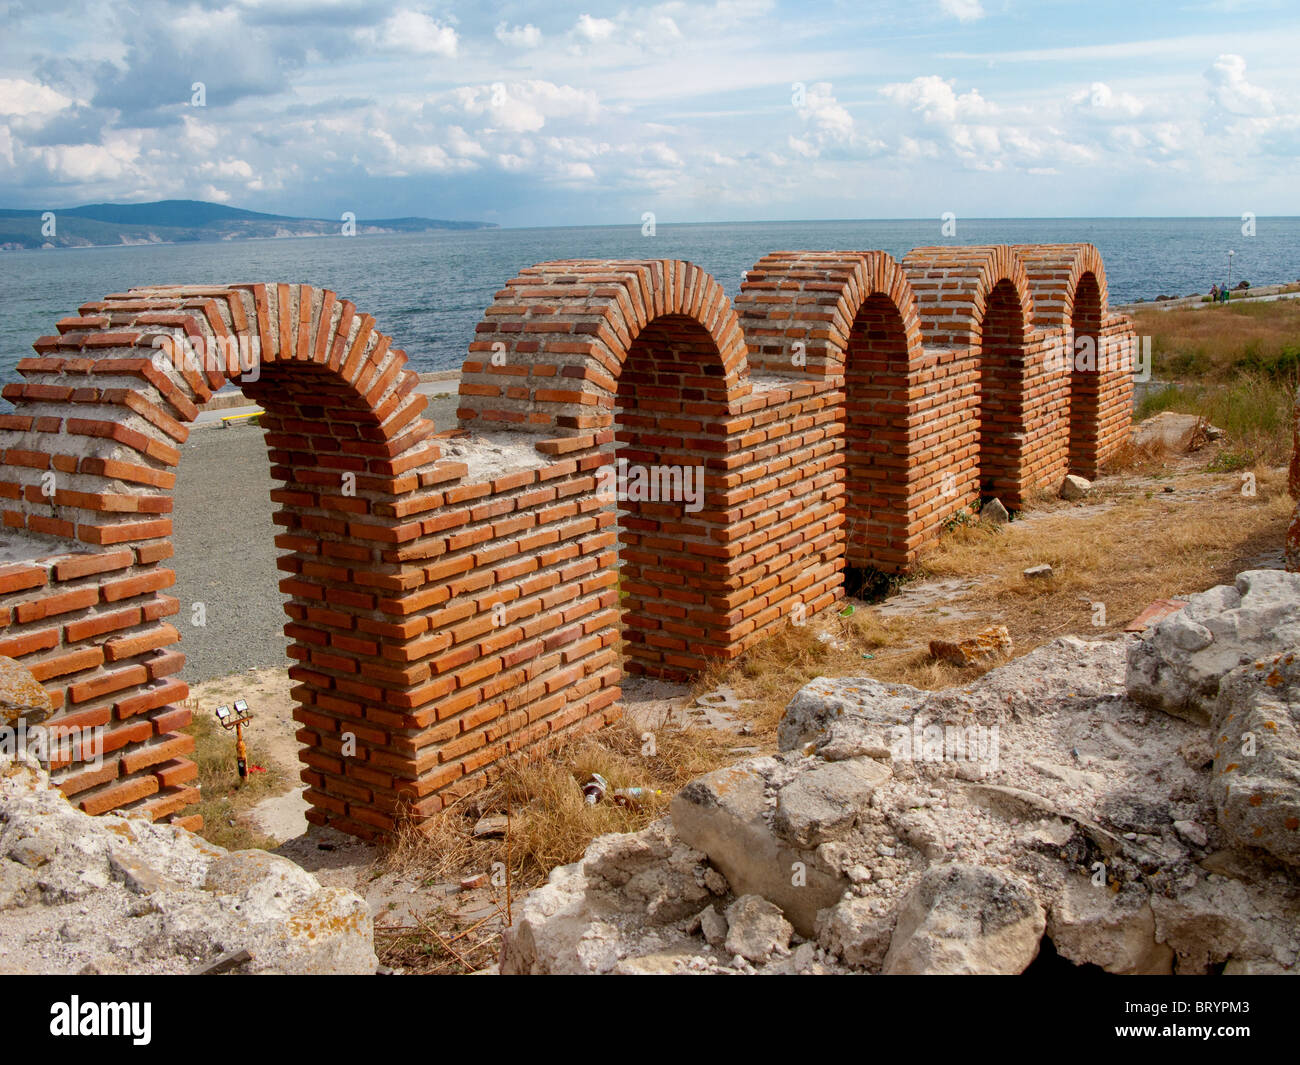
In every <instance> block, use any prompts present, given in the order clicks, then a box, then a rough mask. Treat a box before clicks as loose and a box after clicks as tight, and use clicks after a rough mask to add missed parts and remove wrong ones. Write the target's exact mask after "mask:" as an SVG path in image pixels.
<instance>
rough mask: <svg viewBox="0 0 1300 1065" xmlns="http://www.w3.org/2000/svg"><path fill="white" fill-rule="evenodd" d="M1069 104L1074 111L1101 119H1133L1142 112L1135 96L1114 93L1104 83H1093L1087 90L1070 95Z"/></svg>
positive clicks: (1140, 103) (1141, 105) (1141, 107)
mask: <svg viewBox="0 0 1300 1065" xmlns="http://www.w3.org/2000/svg"><path fill="white" fill-rule="evenodd" d="M1070 103H1071V104H1073V105H1074V108H1075V110H1078V111H1083V112H1086V113H1091V114H1094V115H1097V116H1098V117H1101V118H1135V117H1137V116H1138V115H1140V114H1141V113H1142V110H1143V104H1142V101H1141V100H1139V99H1138V98H1137V97H1136V96H1134V95H1132V94H1131V93H1126V92H1115V90H1113V89H1112V88H1111V87H1110V86H1109V85H1107V84H1106V83H1105V82H1104V81H1094V82H1093V83H1092V85H1091V86H1090V87H1088V88H1087V89H1080V90H1079V91H1078V92H1075V93H1072V94H1071V96H1070Z"/></svg>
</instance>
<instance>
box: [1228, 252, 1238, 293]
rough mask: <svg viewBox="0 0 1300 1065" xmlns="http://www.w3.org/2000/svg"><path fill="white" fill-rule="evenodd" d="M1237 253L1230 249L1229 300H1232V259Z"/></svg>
mask: <svg viewBox="0 0 1300 1065" xmlns="http://www.w3.org/2000/svg"><path fill="white" fill-rule="evenodd" d="M1236 254H1237V253H1236V252H1235V251H1233V250H1232V249H1231V248H1229V249H1228V299H1232V257H1233V256H1234V255H1236Z"/></svg>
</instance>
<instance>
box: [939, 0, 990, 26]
mask: <svg viewBox="0 0 1300 1065" xmlns="http://www.w3.org/2000/svg"><path fill="white" fill-rule="evenodd" d="M939 6H940V7H941V8H943V11H944V14H946V15H951V16H952V17H953V18H955V19H957V20H958V21H959V22H974V21H975V20H976V19H981V18H983V17H984V8H983V7H982V6H981V4H980V0H939Z"/></svg>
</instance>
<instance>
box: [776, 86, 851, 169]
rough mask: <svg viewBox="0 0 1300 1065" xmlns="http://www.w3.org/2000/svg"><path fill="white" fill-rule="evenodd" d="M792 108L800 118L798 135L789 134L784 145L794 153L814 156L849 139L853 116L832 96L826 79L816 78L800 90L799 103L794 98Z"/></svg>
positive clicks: (806, 156)
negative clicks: (800, 127) (818, 79)
mask: <svg viewBox="0 0 1300 1065" xmlns="http://www.w3.org/2000/svg"><path fill="white" fill-rule="evenodd" d="M795 101H796V102H795V110H796V112H797V113H798V115H799V117H800V119H802V120H803V123H804V126H805V132H804V134H803V135H802V136H796V135H793V134H792V135H791V136H789V137H788V138H787V139H786V145H787V146H788V147H789V148H790V150H791V151H793V152H794V153H795V154H796V155H799V156H802V157H803V158H805V159H816V158H817V157H818V156H820V155H821V153H822V152H823V150H825V149H826V148H827V147H828V146H830V145H832V144H850V143H852V141H853V116H852V115H851V114H849V112H848V111H847V110H845V108H844V107H843V105H841V104H840V103H839V101H837V100H836V99H835V94H834V91H833V87H832V86H831V84H830V83H829V82H825V81H819V82H815V83H814V84H812V85H809V86H808V87H807V88H806V89H804V90H803V99H802V102H799V99H798V97H795Z"/></svg>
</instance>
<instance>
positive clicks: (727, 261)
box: [0, 217, 1300, 406]
mask: <svg viewBox="0 0 1300 1065" xmlns="http://www.w3.org/2000/svg"><path fill="white" fill-rule="evenodd" d="M1252 221H1253V225H1252V224H1251V222H1250V221H1247V222H1243V221H1242V220H1241V219H1238V218H1222V219H1217V218H1032V219H1030V218H1021V219H1008V218H999V219H964V218H962V219H957V220H956V223H955V225H956V233H955V234H951V233H948V234H946V233H945V232H944V228H943V223H942V222H941V221H940V220H939V219H926V220H901V221H900V220H891V221H838V222H836V221H830V222H828V221H816V222H731V223H701V224H685V225H672V224H662V223H661V224H659V225H657V226H656V227H655V228H654V232H653V233H652V234H647V233H645V232H643V227H642V226H640V225H628V226H578V227H565V228H529V229H483V230H471V231H462V232H451V231H438V232H428V233H411V234H401V235H392V236H387V235H381V236H352V237H343V236H338V237H299V238H283V239H268V240H244V241H230V242H222V243H194V244H147V245H132V246H113V247H102V248H72V249H48V250H40V251H12V252H0V380H3V381H11V380H14V379H15V377H16V374H15V365H16V363H17V361H18V360H19V359H21V358H24V357H25V356H27V355H29V354H30V353H31V344H32V342H33V341H34V340H35V339H36V338H37V337H39V336H42V335H45V334H48V333H53V332H54V331H55V329H54V323H55V322H56V321H57V320H58V319H59V318H62V317H64V316H66V315H69V314H75V313H76V309H77V307H78V306H79V305H80V304H82V303H85V302H88V301H91V300H95V299H98V298H99V297H101V296H103V295H105V294H107V293H111V292H124V291H126V290H127V289H128V288H130V287H132V286H134V285H148V284H170V283H193V284H212V283H224V282H250V281H267V282H274V281H288V282H304V283H308V284H312V285H317V286H321V287H324V288H331V289H333V290H334V291H335V292H337V293H339V295H340V296H342V297H345V298H347V299H350V300H352V301H353V302H354V303H355V304H356V305H357V306H358V308H359V309H360V310H362V311H365V312H367V313H369V314H372V315H374V317H375V319H376V321H377V323H378V327H379V328H380V329H382V330H383V331H384V332H387V333H390V334H391V335H392V336H393V338H394V342H395V345H396V346H397V347H400V348H403V349H405V351H406V352H407V355H408V356H409V358H410V363H411V368H412V369H414V370H417V371H420V372H426V371H434V370H452V369H458V368H459V367H460V365H461V363H462V362H463V361H464V359H465V356H466V354H467V351H468V345H469V342H470V341H471V340H472V339H473V336H474V326H475V324H476V323H477V322H478V321H479V320H480V318H481V317H482V314H483V310H484V308H485V307H487V306H488V304H490V303H491V302H492V298H493V295H494V294H495V293H496V292H497V291H498V290H499V289H501V288H502V287H504V285H505V282H506V281H507V280H509V279H510V278H512V277H514V276H515V275H516V274H517V273H518V271H519V270H520V269H522V268H523V267H526V266H530V265H532V264H534V263H540V262H546V261H548V260H552V259H585V258H597V259H604V258H620V259H623V258H626V259H687V260H690V261H691V262H694V263H696V264H698V265H699V266H701V267H703V268H704V269H705V270H707V271H709V272H710V273H711V274H713V276H714V277H716V278H717V279H718V280H719V282H721V284H722V286H723V288H724V290H725V291H726V292H727V294H728V295H729V296H732V297H734V296H735V295H736V293H737V292H738V290H739V288H740V283H741V279H742V277H743V275H744V271H745V270H747V269H749V268H750V267H752V266H753V264H754V263H755V262H756V261H757V260H758V259H759V258H761V257H762V256H763V255H765V254H767V253H768V252H771V251H779V250H790V249H817V250H827V251H831V250H855V249H858V250H867V249H876V250H882V251H886V252H889V253H890V254H891V255H894V256H895V257H897V258H902V256H904V255H905V254H906V253H907V252H908V251H910V250H911V249H912V248H914V247H921V246H925V245H935V244H1058V243H1065V242H1071V241H1089V242H1091V243H1093V244H1095V245H1097V247H1098V248H1099V249H1100V250H1101V254H1102V257H1103V258H1104V260H1105V263H1106V273H1107V279H1108V283H1109V288H1110V298H1111V302H1112V303H1113V304H1117V303H1126V302H1132V301H1136V300H1138V299H1148V300H1151V299H1154V298H1155V297H1157V296H1159V295H1169V296H1186V295H1189V294H1191V293H1194V292H1201V293H1204V292H1208V291H1209V289H1210V286H1211V285H1213V284H1223V283H1224V282H1225V281H1226V280H1227V274H1228V264H1229V255H1228V253H1229V251H1232V252H1234V253H1235V254H1234V255H1233V256H1232V258H1231V265H1232V283H1233V285H1236V283H1237V282H1238V281H1240V280H1246V281H1249V282H1250V283H1251V284H1254V285H1261V284H1272V283H1277V282H1284V281H1295V280H1297V279H1300V218H1264V217H1261V218H1258V219H1253V220H1252ZM1251 229H1253V233H1248V232H1247V231H1248V230H1251ZM4 406H7V404H4Z"/></svg>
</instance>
